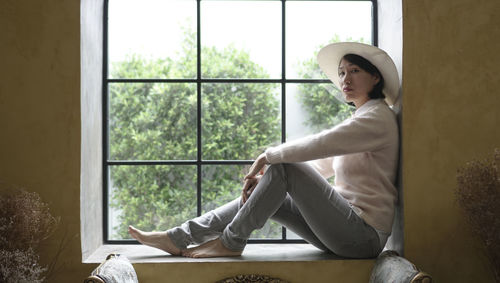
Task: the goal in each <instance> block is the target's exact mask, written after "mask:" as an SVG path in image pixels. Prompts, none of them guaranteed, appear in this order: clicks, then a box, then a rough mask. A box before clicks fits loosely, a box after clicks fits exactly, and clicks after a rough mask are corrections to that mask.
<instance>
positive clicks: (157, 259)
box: [83, 244, 374, 263]
mask: <svg viewBox="0 0 500 283" xmlns="http://www.w3.org/2000/svg"><path fill="white" fill-rule="evenodd" d="M110 253H119V254H122V255H124V256H126V257H127V258H128V259H129V260H130V262H131V263H183V262H242V261H244V262H266V261H267V262H273V261H276V262H277V261H280V262H283V261H285V262H286V261H320V260H348V259H344V258H340V257H338V256H336V255H333V254H327V253H324V252H323V251H321V250H318V249H316V248H315V247H313V246H312V245H309V244H249V245H247V247H246V248H245V251H244V252H243V255H242V256H240V257H218V258H203V259H192V258H185V257H178V256H170V255H168V254H166V253H165V252H162V251H161V250H158V249H155V248H151V247H148V246H143V245H102V246H101V247H99V248H98V249H97V250H96V251H95V252H94V253H92V255H90V256H89V257H88V258H87V259H86V260H84V261H83V262H84V263H101V262H103V261H104V260H105V259H106V256H107V255H108V254H110ZM368 260H374V259H368Z"/></svg>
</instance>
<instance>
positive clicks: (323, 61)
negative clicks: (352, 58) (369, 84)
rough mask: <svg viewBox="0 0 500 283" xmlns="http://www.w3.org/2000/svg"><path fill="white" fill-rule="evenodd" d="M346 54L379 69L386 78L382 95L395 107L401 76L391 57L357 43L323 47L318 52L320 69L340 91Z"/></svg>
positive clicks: (374, 48)
mask: <svg viewBox="0 0 500 283" xmlns="http://www.w3.org/2000/svg"><path fill="white" fill-rule="evenodd" d="M346 54H356V55H359V56H361V57H363V58H365V59H366V60H368V61H370V63H372V64H373V65H374V66H375V67H377V69H378V70H379V71H380V73H381V74H382V77H383V78H384V88H383V89H382V93H383V94H384V95H385V101H386V102H387V104H389V105H390V106H392V105H394V103H395V102H396V99H397V97H398V94H399V76H398V70H397V69H396V65H395V64H394V62H393V61H392V59H391V57H389V55H387V53H386V52H385V51H384V50H382V49H380V48H378V47H375V46H373V45H368V44H363V43H357V42H338V43H332V44H329V45H327V46H325V47H323V48H322V49H321V50H320V51H319V52H318V64H319V67H320V68H321V70H323V72H324V73H325V74H326V75H327V77H328V78H329V79H330V80H331V81H332V82H333V83H334V84H335V85H336V86H337V88H338V89H340V79H339V64H340V60H341V59H342V57H344V55H346Z"/></svg>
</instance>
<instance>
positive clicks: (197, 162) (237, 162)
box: [102, 0, 378, 244]
mask: <svg viewBox="0 0 500 283" xmlns="http://www.w3.org/2000/svg"><path fill="white" fill-rule="evenodd" d="M202 1H203V0H196V41H197V43H196V45H197V47H196V48H197V51H196V52H197V66H196V78H193V79H110V78H109V77H108V7H109V0H104V13H103V69H102V74H103V76H102V82H103V87H102V98H103V100H102V115H103V117H102V118H103V119H102V121H103V127H102V130H103V132H102V136H103V142H102V144H103V149H102V150H103V151H102V153H103V158H102V161H103V162H102V166H103V228H104V229H103V239H104V241H103V242H104V243H105V244H138V242H137V241H136V240H109V234H108V229H109V228H108V226H109V218H108V216H109V212H108V209H109V199H108V193H109V190H108V180H109V167H110V166H114V165H128V166H133V165H196V168H197V187H196V190H197V193H196V194H197V215H198V216H199V215H201V212H202V203H201V199H202V198H201V194H202V167H203V166H204V165H251V164H252V163H253V160H203V159H202V140H201V136H202V125H201V117H202V115H201V93H202V92H201V88H202V85H203V84H206V83H272V84H280V86H281V142H282V143H284V142H286V85H288V84H297V83H307V84H320V83H331V82H330V80H325V79H287V78H286V2H306V1H308V0H266V1H273V2H281V17H282V18H281V44H282V46H281V48H282V54H281V78H280V79H211V78H208V79H207V78H202V76H201V63H202V61H201V24H200V22H201V21H200V18H201V6H200V3H201V2H202ZM316 1H318V0H316ZM319 1H328V2H345V1H350V2H371V3H372V45H374V46H377V45H378V17H377V0H319ZM117 82H118V83H196V89H197V90H196V92H197V94H196V95H197V129H196V131H197V159H196V160H154V161H152V160H144V161H140V160H133V161H123V160H120V161H116V160H109V159H108V158H109V130H108V128H109V123H108V121H109V118H108V114H109V111H108V105H109V103H108V99H109V97H108V89H109V88H108V85H109V84H110V83H117ZM281 234H282V237H281V239H249V240H248V243H287V244H288V243H305V241H304V240H301V239H287V238H286V228H285V227H282V233H281Z"/></svg>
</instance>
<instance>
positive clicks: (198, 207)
mask: <svg viewBox="0 0 500 283" xmlns="http://www.w3.org/2000/svg"><path fill="white" fill-rule="evenodd" d="M200 8H201V6H200V0H197V1H196V58H197V60H196V95H197V100H196V101H197V107H196V108H197V118H196V121H197V122H196V124H197V147H198V149H197V158H196V159H197V166H196V170H197V173H196V174H197V178H196V179H197V181H196V190H197V192H196V198H197V199H196V210H197V211H196V214H197V215H198V216H200V215H201V211H202V209H201V194H202V192H201V182H202V178H201V174H202V170H201V169H202V168H201V158H202V151H201V148H202V146H201V142H202V140H201V133H202V128H201V24H200V19H201V9H200Z"/></svg>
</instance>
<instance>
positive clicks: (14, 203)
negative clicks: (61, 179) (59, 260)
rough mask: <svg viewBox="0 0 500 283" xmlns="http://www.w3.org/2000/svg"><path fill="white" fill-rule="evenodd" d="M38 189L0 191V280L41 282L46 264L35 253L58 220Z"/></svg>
mask: <svg viewBox="0 0 500 283" xmlns="http://www.w3.org/2000/svg"><path fill="white" fill-rule="evenodd" d="M58 222H59V221H58V219H56V218H55V217H53V216H52V215H51V214H50V212H49V207H48V205H47V204H45V203H44V202H43V201H42V200H41V198H40V196H39V195H38V194H37V193H33V192H26V191H24V190H18V189H16V190H4V191H3V193H2V195H0V282H6V283H8V282H36V283H38V282H43V280H44V278H43V274H44V272H46V271H47V269H48V268H47V267H43V266H41V265H40V263H39V256H38V254H37V253H36V248H37V247H38V245H39V243H40V241H42V240H44V239H46V238H47V237H49V236H50V235H51V234H52V232H53V231H54V230H55V228H56V227H57V224H58Z"/></svg>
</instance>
